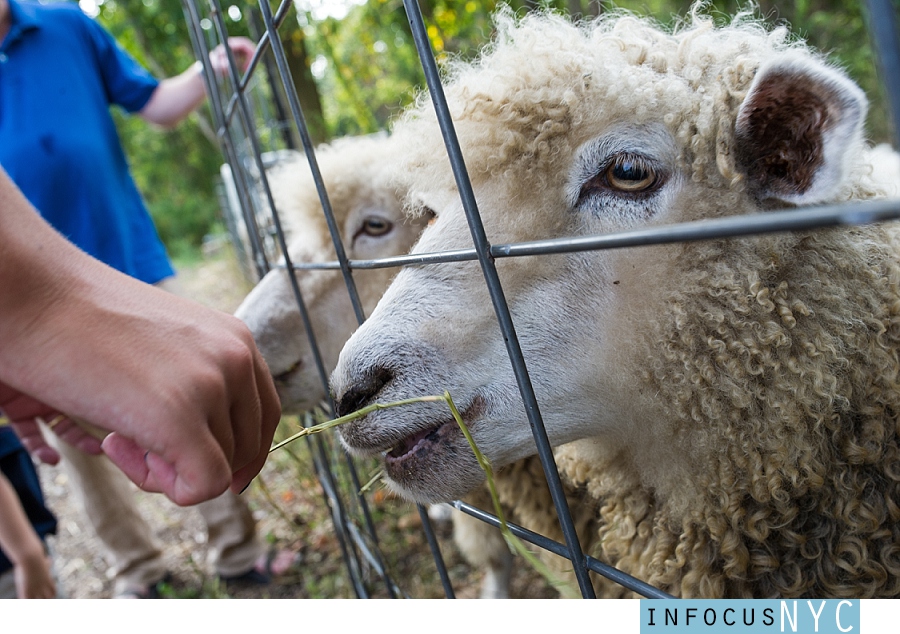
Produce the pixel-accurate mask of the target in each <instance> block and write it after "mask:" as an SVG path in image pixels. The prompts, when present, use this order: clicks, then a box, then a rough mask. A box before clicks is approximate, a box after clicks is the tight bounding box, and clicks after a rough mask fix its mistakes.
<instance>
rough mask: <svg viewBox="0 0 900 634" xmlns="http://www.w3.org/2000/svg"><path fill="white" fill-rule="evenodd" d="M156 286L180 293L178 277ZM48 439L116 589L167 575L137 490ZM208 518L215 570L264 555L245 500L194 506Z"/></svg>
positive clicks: (242, 566) (101, 462) (107, 466)
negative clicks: (103, 552)
mask: <svg viewBox="0 0 900 634" xmlns="http://www.w3.org/2000/svg"><path fill="white" fill-rule="evenodd" d="M157 286H159V287H160V288H163V289H165V290H167V291H170V292H174V293H176V294H178V289H177V285H176V284H175V282H174V280H172V279H167V280H163V281H162V282H160V283H159V284H158V285H157ZM44 437H45V438H46V439H47V441H48V442H49V443H50V444H51V445H53V447H54V448H56V450H57V451H59V453H60V454H61V455H62V457H63V459H62V465H63V468H64V469H65V471H66V474H67V475H68V477H69V481H70V482H71V484H72V492H73V494H74V495H75V497H76V500H77V502H78V503H79V505H80V506H81V508H82V511H83V514H84V515H85V517H86V518H87V519H88V521H89V522H90V524H91V526H93V528H94V532H95V533H96V535H97V537H98V538H99V539H100V541H101V542H102V543H103V546H104V548H105V550H106V552H107V556H108V558H109V560H110V564H111V566H112V570H111V573H112V574H113V575H114V577H115V590H114V591H115V593H116V594H119V593H122V592H127V591H129V590H136V589H140V588H143V587H146V586H148V585H152V584H154V583H156V582H158V581H160V580H161V579H162V578H163V577H164V576H165V574H166V567H165V564H164V562H163V558H162V552H161V550H160V547H159V546H158V545H157V543H156V541H155V540H154V538H153V534H152V531H151V530H150V527H149V526H148V524H147V522H146V520H145V519H144V518H143V516H142V515H141V514H140V512H139V511H138V509H137V504H136V499H135V492H136V491H137V490H138V489H137V487H135V486H134V484H132V482H131V481H130V480H129V479H128V478H127V477H125V474H123V473H122V472H121V471H120V470H119V469H118V467H116V466H115V465H113V464H112V462H110V461H109V459H108V458H106V456H102V455H101V456H91V455H88V454H86V453H84V452H82V451H80V450H78V449H76V448H75V447H72V446H71V445H69V444H67V443H65V442H63V441H61V440H59V439H58V438H57V437H56V435H55V434H54V433H52V432H50V431H49V430H46V429H45V430H44ZM196 508H197V510H198V511H199V512H200V514H201V515H202V516H203V519H204V521H205V522H206V530H207V534H208V545H209V552H210V558H211V561H212V564H213V567H214V568H215V571H216V573H217V574H219V575H222V576H226V577H230V576H235V575H239V574H242V573H244V572H247V571H249V570H250V569H251V568H253V565H254V564H255V562H256V560H257V559H258V558H259V557H260V556H261V555H262V553H263V545H262V543H261V542H260V540H259V539H258V538H257V535H256V521H255V520H254V519H253V514H252V513H251V511H250V508H249V507H248V506H247V503H246V502H245V501H244V499H243V498H241V497H238V496H237V495H235V494H234V493H232V492H231V491H226V492H225V493H223V494H222V495H220V496H219V497H217V498H215V499H213V500H209V501H208V502H203V503H201V504H198V505H197V506H196Z"/></svg>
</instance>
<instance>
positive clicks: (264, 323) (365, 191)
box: [236, 137, 425, 412]
mask: <svg viewBox="0 0 900 634" xmlns="http://www.w3.org/2000/svg"><path fill="white" fill-rule="evenodd" d="M317 158H318V163H319V168H320V171H321V173H322V178H323V181H324V183H325V187H326V190H327V191H328V193H329V202H330V204H331V207H332V210H333V212H334V216H335V220H336V222H337V224H338V227H339V231H340V235H341V240H342V243H343V245H344V249H345V251H346V253H347V257H348V258H350V259H359V260H368V259H377V258H383V257H389V256H393V255H402V254H404V253H406V252H408V251H409V249H410V247H411V246H412V245H413V243H415V241H416V239H417V238H418V237H419V234H420V233H421V231H422V228H423V227H424V223H425V219H423V218H407V217H406V216H405V214H404V212H403V209H402V200H401V196H400V195H399V193H398V190H397V188H396V186H395V185H394V183H393V182H392V180H391V178H390V175H389V173H388V171H387V170H386V167H387V165H388V164H389V163H390V159H389V140H388V139H387V138H386V137H372V138H369V137H364V138H353V139H343V140H340V141H337V142H335V143H333V144H332V145H331V146H326V147H322V148H319V150H318V151H317ZM269 180H270V185H271V187H272V191H273V197H274V199H275V203H276V206H277V208H278V210H279V214H280V217H281V220H282V224H283V226H284V228H285V232H286V237H287V240H288V251H289V254H290V257H291V260H292V262H293V263H304V262H325V261H334V260H335V259H336V256H335V250H334V246H333V242H332V239H331V235H330V233H329V231H328V227H327V224H326V221H325V217H324V214H323V213H322V205H321V202H320V200H319V195H318V192H317V191H316V188H315V185H314V183H313V180H312V176H311V173H310V169H309V166H308V163H307V162H306V159H305V158H302V159H298V160H296V161H293V162H291V163H288V164H284V165H280V166H279V167H278V168H277V169H276V170H274V171H273V173H272V174H271V175H270V176H269ZM393 275H394V271H393V270H392V269H389V268H386V269H375V270H359V271H355V272H354V281H355V283H356V288H357V292H358V294H359V297H360V302H361V304H362V307H363V310H364V311H366V312H369V311H371V310H372V309H373V308H374V306H375V304H376V302H377V301H378V299H379V298H380V297H381V295H382V293H383V292H384V290H385V289H386V288H387V287H388V284H389V283H390V280H391V277H392V276H393ZM296 278H297V283H298V288H299V291H300V294H301V296H302V298H303V302H304V305H305V307H306V310H307V312H308V314H309V318H310V322H311V326H312V330H313V333H314V335H315V337H316V342H317V344H318V350H319V353H320V355H321V359H322V363H323V366H324V369H325V372H326V373H328V372H330V371H331V370H332V369H333V368H334V365H335V363H336V362H337V357H338V353H339V352H340V350H341V347H342V346H343V345H344V342H346V341H347V339H348V338H349V337H350V334H351V333H352V332H353V331H354V330H355V329H356V327H357V325H358V322H357V318H356V314H355V312H354V310H353V307H352V305H351V303H350V299H349V295H348V292H347V288H346V285H345V282H344V278H343V275H342V274H341V273H340V272H339V271H335V270H328V271H323V270H299V271H297V272H296ZM236 315H237V317H239V318H240V319H242V320H243V321H244V322H246V323H247V325H248V326H249V328H250V331H251V332H252V333H253V337H254V339H255V340H256V342H257V345H258V346H259V348H260V351H261V352H262V354H263V357H264V358H265V360H266V363H267V364H268V365H269V369H270V370H271V372H272V374H273V376H274V377H275V385H276V388H277V389H278V395H279V397H280V398H281V402H282V407H283V409H284V410H285V411H286V412H301V411H305V410H308V409H310V408H312V407H314V406H316V405H317V404H318V403H320V402H321V401H322V399H324V398H325V396H326V393H325V386H324V384H323V381H322V377H321V376H320V374H319V371H318V367H317V364H316V359H315V355H314V351H313V348H312V347H311V346H310V343H309V338H308V336H307V333H306V330H305V326H304V324H303V320H302V317H301V314H300V309H299V305H298V303H297V298H296V295H295V293H294V288H293V285H292V283H291V280H290V277H289V275H288V272H287V271H286V270H285V269H284V268H283V267H282V268H279V269H274V270H272V271H271V272H269V273H268V274H267V275H266V276H265V277H264V278H263V279H262V280H261V281H260V282H259V284H258V285H257V286H256V287H255V288H254V289H253V290H252V291H251V292H250V294H249V295H248V296H247V297H246V299H245V300H244V301H243V303H242V304H241V306H240V307H239V308H238V310H237V312H236Z"/></svg>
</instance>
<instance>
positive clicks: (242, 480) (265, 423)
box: [231, 348, 281, 493]
mask: <svg viewBox="0 0 900 634" xmlns="http://www.w3.org/2000/svg"><path fill="white" fill-rule="evenodd" d="M253 355H254V379H255V385H256V390H257V398H258V400H257V402H258V404H259V417H258V419H257V420H259V426H258V433H259V436H258V443H257V447H258V450H257V452H256V454H255V455H253V456H252V457H251V459H250V461H249V462H248V463H247V464H245V465H236V466H237V467H238V468H237V469H236V470H235V473H234V476H233V478H232V483H231V489H232V491H235V492H236V493H240V492H241V491H243V490H244V489H245V488H246V487H247V485H248V484H250V482H251V480H253V478H255V477H256V475H257V474H258V473H259V472H260V471H261V470H262V468H263V465H264V464H265V462H266V459H267V458H268V456H269V448H270V447H271V445H272V439H273V438H274V436H275V428H276V427H277V426H278V422H279V421H280V420H281V402H280V401H279V399H278V393H277V391H276V390H275V384H274V382H273V381H272V375H271V373H270V372H269V368H268V367H267V366H266V363H265V361H264V360H263V358H262V355H261V354H260V353H259V351H258V350H257V349H256V348H253Z"/></svg>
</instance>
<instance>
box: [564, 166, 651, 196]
mask: <svg viewBox="0 0 900 634" xmlns="http://www.w3.org/2000/svg"><path fill="white" fill-rule="evenodd" d="M662 181H663V179H662V178H661V175H660V174H659V172H658V171H657V170H656V169H655V168H654V167H653V166H652V165H651V164H650V163H649V161H647V160H646V159H644V158H643V157H640V156H634V155H622V156H617V157H615V158H614V159H613V160H612V161H610V162H609V163H607V164H606V166H605V167H604V168H603V169H601V170H600V171H599V172H598V173H597V174H596V175H594V176H593V177H592V178H590V179H589V180H588V181H587V182H585V183H584V184H583V185H582V186H581V192H580V195H579V197H581V198H583V197H584V196H586V195H589V194H591V193H595V192H607V193H612V194H619V195H635V194H646V193H649V192H652V191H655V190H656V189H658V188H659V187H660V185H661V184H662Z"/></svg>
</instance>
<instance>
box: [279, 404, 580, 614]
mask: <svg viewBox="0 0 900 634" xmlns="http://www.w3.org/2000/svg"><path fill="white" fill-rule="evenodd" d="M440 401H444V402H445V403H446V404H447V407H449V408H450V413H451V414H452V415H453V419H454V420H455V421H456V424H457V425H459V428H460V431H462V433H463V436H465V438H466V441H467V442H468V443H469V447H471V448H472V452H473V453H474V454H475V459H476V460H477V461H478V465H479V466H480V467H481V469H482V470H483V471H484V474H485V478H486V480H487V485H488V492H489V493H490V496H491V502H492V503H493V506H494V514H495V515H496V516H497V520H498V521H499V522H500V533H501V535H503V539H504V540H505V541H506V544H507V546H508V547H509V549H510V550H511V551H512V553H513V554H517V555H521V556H522V558H523V559H525V561H527V562H528V564H529V565H530V566H531V567H532V568H534V570H535V571H536V572H537V573H538V574H539V575H541V576H542V577H543V578H544V579H545V580H546V581H547V582H548V583H549V584H550V585H551V586H553V587H554V588H555V589H556V590H557V591H558V592H559V593H560V595H562V596H564V597H570V598H571V597H580V596H581V594H580V593H578V592H576V591H575V588H574V587H573V585H572V584H571V583H570V582H567V581H565V580H563V579H560V578H559V577H558V576H557V575H556V574H555V573H554V572H553V571H552V570H550V568H549V567H548V566H547V565H546V564H545V563H544V562H543V561H541V560H540V559H538V558H537V557H536V556H535V554H534V553H533V552H531V551H530V550H529V549H528V548H527V547H526V546H525V544H524V542H523V541H522V540H521V539H519V538H518V537H516V536H515V535H513V533H512V531H511V530H510V528H509V525H508V524H507V522H506V516H505V514H504V513H503V508H502V507H501V505H500V498H499V496H498V495H497V487H496V485H495V483H494V469H493V467H492V466H491V462H490V460H488V458H487V456H485V455H484V454H483V453H481V450H480V449H479V448H478V445H477V444H476V443H475V439H474V438H473V437H472V434H471V433H470V432H469V428H468V426H466V424H465V423H464V422H463V419H462V415H461V414H460V413H459V410H458V409H457V408H456V404H455V403H454V402H453V398H452V397H451V396H450V392H444V394H443V396H419V397H416V398H408V399H404V400H400V401H394V402H391V403H373V404H372V405H367V406H366V407H363V408H361V409H359V410H357V411H355V412H351V413H350V414H347V415H346V416H341V417H339V418H335V419H332V420H329V421H325V422H323V423H318V424H316V425H312V426H310V427H304V428H303V429H301V430H300V431H299V432H297V433H295V434H293V435H292V436H290V437H288V438H286V439H285V440H282V441H281V442H279V443H277V444H276V445H273V446H272V448H271V449H270V450H269V453H271V452H273V451H275V450H276V449H281V448H282V447H284V446H285V445H287V444H289V443H291V442H293V441H295V440H297V439H298V438H302V437H303V436H309V435H310V434H317V433H320V432H323V431H325V430H328V429H332V428H333V427H338V426H340V425H343V424H345V423H349V422H352V421H354V420H358V419H360V418H363V417H364V416H367V415H368V414H371V413H372V412H375V411H378V410H382V409H390V408H392V407H400V406H403V405H411V404H412V403H436V402H440ZM306 420H309V418H307V419H306ZM383 476H384V472H383V471H379V472H378V473H376V474H375V476H374V477H373V478H372V479H371V480H369V482H367V483H366V484H365V485H363V487H362V488H361V489H360V493H363V492H365V491H366V490H368V489H369V488H370V487H371V486H372V485H373V484H374V483H375V482H377V481H378V480H380V479H381V478H382V477H383Z"/></svg>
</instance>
